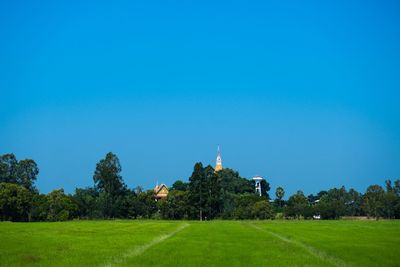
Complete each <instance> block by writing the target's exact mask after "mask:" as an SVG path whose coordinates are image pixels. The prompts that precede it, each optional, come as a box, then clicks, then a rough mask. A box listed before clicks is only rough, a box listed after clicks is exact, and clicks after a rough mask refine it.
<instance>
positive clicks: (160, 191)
mask: <svg viewBox="0 0 400 267" xmlns="http://www.w3.org/2000/svg"><path fill="white" fill-rule="evenodd" d="M168 193H169V190H168V187H167V186H166V185H165V184H161V185H156V187H154V199H155V200H156V201H157V200H159V199H163V198H166V197H167V196H168Z"/></svg>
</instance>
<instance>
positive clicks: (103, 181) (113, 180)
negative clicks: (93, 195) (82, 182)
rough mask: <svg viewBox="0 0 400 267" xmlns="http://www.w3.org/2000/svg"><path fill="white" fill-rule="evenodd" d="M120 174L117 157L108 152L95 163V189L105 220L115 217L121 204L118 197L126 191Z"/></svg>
mask: <svg viewBox="0 0 400 267" xmlns="http://www.w3.org/2000/svg"><path fill="white" fill-rule="evenodd" d="M120 173H121V164H120V163H119V159H118V157H117V155H115V154H113V153H111V152H109V153H107V155H106V157H105V158H104V159H102V160H100V161H99V162H98V163H97V165H96V170H95V172H94V175H93V181H94V183H95V188H96V189H97V190H98V191H99V192H100V199H99V201H100V202H101V203H100V204H101V206H102V207H103V216H104V217H107V218H110V217H115V216H116V215H117V213H118V210H119V206H118V205H119V204H121V201H120V197H121V195H122V194H123V193H124V190H125V189H126V185H125V183H124V181H123V179H122V176H121V175H120Z"/></svg>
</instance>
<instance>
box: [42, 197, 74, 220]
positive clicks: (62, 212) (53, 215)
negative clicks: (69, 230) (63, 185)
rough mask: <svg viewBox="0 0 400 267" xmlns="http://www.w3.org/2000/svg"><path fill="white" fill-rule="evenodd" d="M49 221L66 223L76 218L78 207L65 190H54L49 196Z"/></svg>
mask: <svg viewBox="0 0 400 267" xmlns="http://www.w3.org/2000/svg"><path fill="white" fill-rule="evenodd" d="M47 202H48V213H47V220H48V221H66V220H69V219H72V218H74V217H75V215H76V214H77V212H78V206H77V205H76V203H75V202H74V201H73V199H72V197H71V196H68V195H66V194H65V193H64V189H58V190H53V191H52V192H50V193H49V194H48V195H47Z"/></svg>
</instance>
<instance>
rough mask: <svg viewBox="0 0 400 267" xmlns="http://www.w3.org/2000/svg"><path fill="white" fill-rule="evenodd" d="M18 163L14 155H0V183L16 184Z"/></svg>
mask: <svg viewBox="0 0 400 267" xmlns="http://www.w3.org/2000/svg"><path fill="white" fill-rule="evenodd" d="M17 177H18V161H17V159H16V158H15V155H14V154H4V155H0V183H14V184H16V183H17Z"/></svg>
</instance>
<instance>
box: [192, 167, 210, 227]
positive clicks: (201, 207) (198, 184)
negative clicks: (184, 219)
mask: <svg viewBox="0 0 400 267" xmlns="http://www.w3.org/2000/svg"><path fill="white" fill-rule="evenodd" d="M207 187H208V186H207V181H206V176H205V173H204V168H203V164H202V163H200V162H198V163H196V164H195V165H194V168H193V173H192V175H191V176H190V178H189V201H190V203H191V205H192V207H193V209H194V211H195V212H196V213H197V214H198V216H197V218H199V220H200V221H202V220H203V219H204V214H203V213H204V212H205V211H206V209H207V198H208V192H207V191H208V190H207V189H208V188H207ZM194 216H196V215H194Z"/></svg>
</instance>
